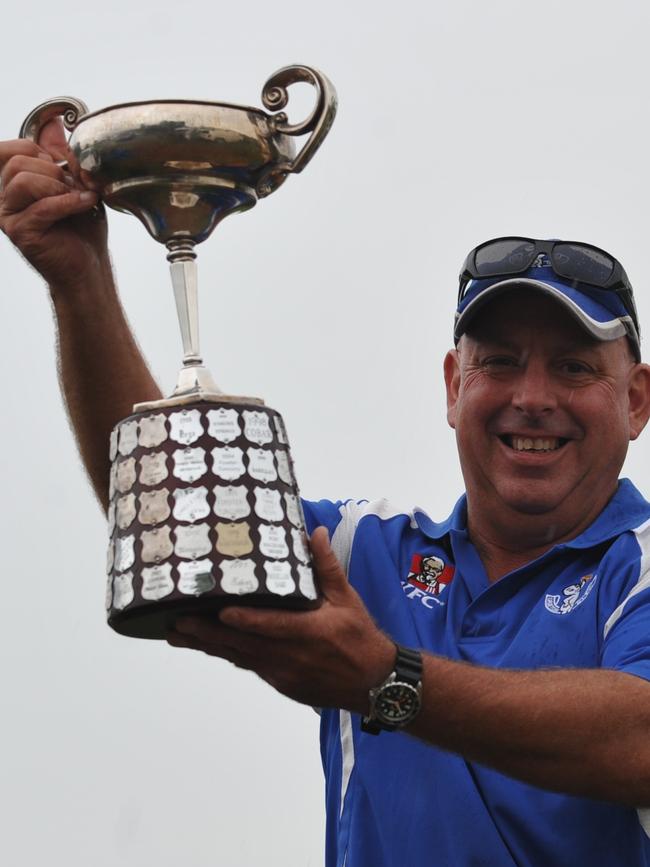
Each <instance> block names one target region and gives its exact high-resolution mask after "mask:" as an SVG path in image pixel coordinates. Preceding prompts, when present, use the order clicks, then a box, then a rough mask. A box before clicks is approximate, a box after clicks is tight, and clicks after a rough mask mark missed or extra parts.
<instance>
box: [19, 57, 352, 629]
mask: <svg viewBox="0 0 650 867" xmlns="http://www.w3.org/2000/svg"><path fill="white" fill-rule="evenodd" d="M296 82H307V83H309V84H311V85H312V86H313V87H314V89H315V92H316V105H315V107H314V109H313V111H312V113H311V115H310V116H309V117H308V118H307V119H306V120H305V121H304V122H302V123H299V124H290V123H289V122H288V119H287V116H286V114H285V113H284V112H283V111H282V109H283V108H284V107H285V106H286V105H287V102H288V92H287V88H288V87H289V86H290V85H291V84H294V83H296ZM262 102H263V103H264V106H265V108H266V109H267V110H268V111H267V112H266V111H262V110H261V109H255V108H248V107H241V106H236V105H230V104H227V103H211V102H190V101H185V100H162V101H157V102H139V103H125V104H123V105H116V106H112V107H110V108H106V109H103V110H101V111H96V112H89V110H88V108H87V107H86V105H85V104H84V103H83V102H81V101H80V100H78V99H72V98H67V97H62V98H57V99H52V100H49V101H48V102H45V103H43V104H42V105H40V106H38V107H37V108H35V109H34V110H33V111H32V112H31V113H30V114H29V116H28V117H27V118H26V120H25V122H24V123H23V126H22V129H21V133H20V135H21V137H24V138H30V139H32V140H34V141H37V140H38V137H39V133H40V131H41V129H42V128H43V127H44V126H45V124H46V123H47V122H48V121H50V120H51V119H52V118H54V117H57V116H61V117H62V118H63V122H64V124H65V127H66V128H67V129H68V130H69V131H70V132H71V136H70V140H69V143H68V152H69V154H68V166H69V170H70V171H71V172H72V173H73V174H74V175H75V176H76V177H77V179H78V180H80V181H81V182H82V183H83V184H84V186H86V187H89V188H90V189H93V190H95V191H96V192H97V193H99V195H100V196H101V198H102V200H103V201H104V202H105V204H106V205H108V206H109V207H111V208H114V209H116V210H118V211H124V212H126V213H129V214H134V215H135V216H136V217H138V219H139V220H140V221H141V222H142V223H143V224H144V225H145V227H146V228H147V230H148V232H149V234H150V235H151V236H152V237H153V238H155V240H156V241H159V242H160V243H162V244H164V245H165V246H166V248H167V259H168V261H169V263H170V270H171V278H172V286H173V289H174V297H175V299H176V308H177V311H178V318H179V323H180V329H181V337H182V342H183V353H184V354H183V364H182V367H181V370H180V373H179V375H178V381H177V383H176V387H175V389H174V391H173V393H172V394H171V396H170V397H169V398H167V399H164V400H157V401H152V402H144V403H137V404H136V405H135V406H134V407H133V414H132V415H130V416H129V417H128V418H126V419H124V420H123V421H121V422H119V423H118V424H117V425H116V427H115V428H114V430H113V432H112V434H111V439H110V459H111V475H110V505H109V511H108V520H109V533H110V541H109V548H108V562H107V572H108V582H107V593H106V607H107V612H108V622H109V624H110V625H111V626H112V627H113V629H115V630H116V631H117V632H120V633H122V634H124V635H130V636H134V637H138V638H164V636H165V634H166V633H167V631H168V629H169V628H170V627H171V625H172V624H173V622H174V620H175V619H176V618H177V617H178V616H179V615H180V614H185V613H190V612H191V613H202V614H208V613H210V612H212V611H215V610H217V609H219V608H220V607H222V606H223V605H224V604H225V603H226V602H231V603H232V602H233V601H235V602H237V603H238V604H242V603H247V604H252V605H260V606H276V607H284V608H293V609H301V608H310V607H314V606H316V605H317V604H318V592H317V589H316V586H315V583H314V576H313V572H312V567H311V559H310V554H309V547H308V544H307V539H306V535H305V528H304V518H303V514H302V509H301V505H300V497H299V490H298V485H297V483H296V479H295V476H294V469H293V462H292V460H291V455H290V452H289V443H288V439H287V434H286V429H285V426H284V422H283V420H282V417H281V415H280V414H279V413H278V412H277V411H276V410H273V409H271V408H270V407H267V406H265V404H264V401H263V400H261V399H259V398H253V397H236V396H231V395H227V394H224V393H223V392H222V391H221V390H220V389H219V388H218V387H217V386H216V384H215V382H214V380H213V379H212V376H211V375H210V373H209V371H208V370H207V368H206V367H205V365H204V363H203V359H202V357H201V352H200V348H199V322H198V303H197V302H198V298H197V270H196V250H195V248H196V245H197V244H200V243H201V242H202V241H205V239H206V238H208V237H209V236H210V234H211V233H212V231H213V229H214V228H215V227H216V226H217V224H218V223H219V222H220V221H221V220H222V219H223V218H224V217H226V216H228V215H229V214H234V213H236V212H238V211H245V210H247V209H249V208H252V207H253V206H254V205H255V204H256V203H257V200H258V199H260V198H264V197H266V196H268V195H269V194H270V193H272V192H273V191H274V190H276V189H277V188H278V187H279V186H280V185H281V184H282V183H283V181H284V180H285V178H286V177H287V175H289V174H296V173H298V172H300V171H302V169H303V168H304V167H305V166H306V165H307V163H308V162H309V160H310V159H311V158H312V156H313V155H314V153H315V152H316V150H317V149H318V147H319V146H320V144H321V143H322V141H323V139H324V138H325V136H326V135H327V132H328V131H329V129H330V127H331V125H332V122H333V120H334V116H335V113H336V93H335V91H334V88H333V86H332V84H331V83H330V82H329V80H328V79H327V78H326V77H325V76H324V75H323V74H322V73H320V72H318V71H317V70H315V69H312V68H310V67H307V66H289V67H285V68H284V69H281V70H279V71H278V72H276V73H275V74H274V75H273V76H271V78H270V79H269V80H268V81H267V83H266V85H265V86H264V89H263V91H262ZM305 134H310V136H309V138H308V140H307V141H306V143H305V144H304V145H303V147H302V149H301V150H300V151H299V152H296V147H295V144H294V138H295V137H296V136H302V135H305Z"/></svg>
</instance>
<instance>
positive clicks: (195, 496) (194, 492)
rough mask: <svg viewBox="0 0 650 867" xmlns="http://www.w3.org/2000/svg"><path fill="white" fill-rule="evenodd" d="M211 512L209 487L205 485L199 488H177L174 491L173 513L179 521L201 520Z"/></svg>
mask: <svg viewBox="0 0 650 867" xmlns="http://www.w3.org/2000/svg"><path fill="white" fill-rule="evenodd" d="M209 514H210V506H209V505H208V489H207V488H206V487H205V486H204V485H201V486H200V487H198V488H177V489H176V490H175V491H174V512H173V515H174V518H176V520H177V521H200V520H201V518H206V517H207V516H208V515H209Z"/></svg>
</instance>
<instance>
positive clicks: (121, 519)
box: [115, 493, 135, 530]
mask: <svg viewBox="0 0 650 867" xmlns="http://www.w3.org/2000/svg"><path fill="white" fill-rule="evenodd" d="M115 521H116V523H117V526H118V527H119V528H120V530H126V528H127V527H129V526H130V525H131V524H132V523H133V522H134V521H135V494H133V493H131V494H125V495H124V496H123V497H118V498H117V501H116V503H115Z"/></svg>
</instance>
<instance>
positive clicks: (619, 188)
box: [0, 0, 650, 867]
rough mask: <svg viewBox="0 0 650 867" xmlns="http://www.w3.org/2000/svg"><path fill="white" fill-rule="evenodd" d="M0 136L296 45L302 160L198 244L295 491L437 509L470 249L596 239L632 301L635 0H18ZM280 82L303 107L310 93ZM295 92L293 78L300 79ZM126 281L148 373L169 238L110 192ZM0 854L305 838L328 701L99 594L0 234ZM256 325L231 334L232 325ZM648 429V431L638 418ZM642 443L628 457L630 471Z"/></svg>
mask: <svg viewBox="0 0 650 867" xmlns="http://www.w3.org/2000/svg"><path fill="white" fill-rule="evenodd" d="M13 9H14V11H13V12H12V13H11V15H10V16H9V15H7V14H5V18H4V19H3V21H2V54H1V55H0V70H1V75H0V95H1V96H2V100H1V103H0V105H1V106H2V119H1V121H0V137H1V138H13V137H14V136H15V135H16V133H17V130H18V128H19V126H20V123H21V121H22V120H23V118H24V116H25V115H26V114H27V113H28V112H29V111H30V110H31V109H32V108H33V107H34V106H35V105H36V104H38V103H39V102H41V101H43V100H44V99H47V98H50V97H53V96H57V95H61V94H69V95H72V96H78V97H80V98H82V99H84V100H85V101H86V102H87V103H88V105H89V106H90V107H91V109H95V108H101V107H104V106H106V105H109V104H111V103H116V102H123V101H130V100H137V99H140V98H143V99H151V98H156V97H161V98H166V97H184V98H192V97H195V98H200V99H208V100H219V99H221V100H226V101H230V102H241V103H245V104H253V105H258V106H261V103H260V99H259V94H260V90H261V86H262V84H263V82H264V81H265V79H266V78H267V77H268V75H270V74H271V73H272V72H273V71H274V70H275V69H277V68H279V67H281V66H284V65H286V64H288V63H294V62H299V63H307V64H311V65H314V66H317V67H319V68H321V69H322V70H323V71H325V72H326V74H327V75H329V77H330V78H331V79H332V81H333V82H334V83H335V85H336V87H337V89H338V92H339V97H340V110H339V114H338V117H337V120H336V122H335V124H334V127H333V129H332V131H331V134H330V136H329V138H328V140H327V141H326V142H325V144H324V146H323V148H322V150H321V151H320V152H319V153H318V155H317V156H316V157H315V159H314V161H313V163H311V164H310V166H309V167H308V169H307V170H306V171H305V172H304V174H302V175H300V176H299V177H294V178H289V180H288V181H287V183H286V184H285V185H284V187H283V188H282V189H281V190H279V191H278V192H277V193H275V194H274V195H273V196H272V197H270V198H269V199H267V200H265V201H263V202H261V203H260V204H259V205H258V207H257V208H255V210H253V211H250V212H248V213H247V214H245V215H244V216H237V217H235V218H233V219H231V220H228V221H226V222H225V223H224V224H222V225H221V226H220V227H219V228H218V229H217V231H216V232H215V234H214V235H213V236H212V238H211V239H210V241H209V242H208V243H206V244H204V245H203V247H202V248H200V250H199V276H200V292H201V308H202V313H201V323H202V343H203V348H204V354H205V357H206V361H207V363H208V365H209V366H210V368H211V369H212V371H213V373H214V374H215V377H216V379H217V381H218V382H219V383H220V384H221V386H222V387H223V388H225V389H226V390H228V391H231V392H233V393H245V394H258V395H261V396H263V397H264V398H265V399H266V401H267V403H269V404H270V405H271V406H273V407H275V408H277V409H279V410H280V411H281V412H282V413H283V414H284V417H285V420H286V423H287V427H288V429H289V433H290V435H291V438H292V446H293V453H294V458H295V461H296V464H297V469H298V474H299V479H300V482H301V487H302V490H303V493H304V494H305V495H306V496H308V497H311V498H319V497H331V498H339V497H348V496H366V497H377V496H387V497H389V498H390V499H391V500H395V501H397V503H398V504H400V503H401V504H404V505H409V506H411V505H414V504H416V503H417V504H419V505H421V506H424V507H425V508H427V509H428V510H429V511H430V513H431V514H432V515H433V516H434V517H436V518H441V517H443V516H444V515H445V514H446V513H447V512H448V511H449V509H450V507H451V506H452V504H453V503H454V501H455V500H456V498H457V496H458V495H459V494H460V492H461V490H462V481H461V477H460V473H459V470H458V467H457V460H456V456H455V447H454V440H453V436H452V433H451V432H450V431H449V429H448V428H447V427H446V423H445V417H444V401H443V390H442V380H441V362H442V358H443V356H444V353H445V351H446V349H447V348H448V347H449V345H450V335H451V323H452V315H453V310H454V296H455V291H456V278H457V274H458V271H459V268H460V265H461V263H462V261H463V259H464V257H465V254H466V253H467V251H468V250H469V249H470V248H471V247H472V246H474V245H475V244H476V243H478V242H480V241H481V240H484V239H487V238H490V237H493V236H496V235H500V234H505V233H516V234H527V235H531V236H535V237H565V238H577V239H583V240H587V241H591V242H593V243H595V244H599V245H601V246H604V247H605V248H606V249H609V250H611V252H613V253H614V254H615V255H617V256H618V257H619V258H620V259H621V260H622V261H623V263H624V264H625V266H626V268H627V271H628V273H629V275H630V277H631V280H632V283H633V285H634V286H635V287H636V290H637V297H638V306H639V310H640V316H641V321H642V322H644V323H646V326H648V325H650V302H649V301H648V285H647V282H648V248H649V244H648V238H649V237H650V215H649V209H648V206H647V205H648V201H649V200H650V168H649V167H648V155H649V154H650V133H649V128H648V112H649V110H650V101H649V99H648V82H649V81H650V76H649V72H650V69H649V66H650V63H649V61H648V32H649V27H650V13H649V12H648V5H647V3H645V2H641V0H639V2H632V0H619V2H617V3H603V2H599V0H591V2H586V0H575V2H569V0H562V2H558V0H546V2H545V3H543V4H541V3H538V2H535V3H533V2H522V0H490V2H489V3H484V2H478V0H477V2H468V0H455V2H427V3H424V2H421V3H413V2H408V0H403V2H402V3H394V2H391V3H387V2H378V0H375V2H367V0H364V2H357V3H354V2H353V0H347V2H340V0H330V2H328V3H321V4H314V3H310V2H307V0H304V2H301V3H298V2H276V3H268V2H267V3H262V2H260V0H249V2H246V3H241V4H240V5H238V6H237V5H235V4H234V3H228V4H226V3H219V2H218V0H212V2H206V0H195V2H193V3H185V4H178V3H171V2H169V0H158V2H151V0H145V2H125V0H113V2H112V3H106V4H102V5H101V6H98V7H97V8H94V7H93V6H92V5H91V4H88V3H73V2H69V0H60V2H58V3H47V4H45V3H43V2H42V0H37V2H36V4H34V3H32V4H17V5H16V6H15V7H13ZM305 90H306V88H300V87H297V88H294V89H293V91H294V92H295V94H294V95H293V96H292V99H294V105H295V107H294V109H293V111H292V112H291V116H292V119H294V120H298V119H300V116H301V114H302V116H304V115H305V114H306V112H307V110H308V107H309V105H310V102H309V96H308V94H306V93H305V92H304V91H305ZM290 109H291V105H290ZM110 226H111V235H112V245H111V246H112V252H113V258H114V263H115V269H116V272H117V276H118V281H119V286H120V290H121V294H122V297H123V300H124V304H125V306H126V308H127V311H128V313H129V316H130V318H131V321H132V324H133V326H134V328H135V330H136V332H137V334H138V337H139V339H140V341H141V345H142V347H143V349H144V351H145V353H146V355H147V356H148V357H149V359H150V360H151V363H152V365H153V368H154V370H155V372H156V374H157V376H158V377H159V380H160V381H161V383H162V385H163V388H164V390H165V391H169V390H170V389H171V387H172V384H173V380H174V378H175V373H176V370H177V367H178V362H179V359H180V340H179V336H178V327H177V324H176V321H175V312H174V307H173V298H172V292H171V287H170V283H169V279H168V275H167V266H166V262H165V257H164V250H163V248H162V247H159V246H158V245H156V244H155V243H154V242H153V241H152V240H151V239H150V238H149V236H148V235H147V234H146V232H145V230H144V229H143V227H142V226H140V225H139V223H138V222H137V221H136V220H135V219H133V218H130V217H128V216H124V215H121V214H115V213H113V214H111V215H110ZM0 275H1V282H2V292H0V307H1V319H0V355H1V357H2V362H3V371H4V375H3V377H2V385H3V390H2V394H1V400H2V407H3V413H2V418H3V421H2V425H1V426H0V459H1V465H2V474H3V475H2V478H3V485H2V506H1V509H2V511H1V523H0V530H1V537H0V544H1V545H2V554H3V557H2V576H1V580H2V585H1V587H2V590H1V593H2V595H1V597H0V598H1V600H2V602H1V604H2V628H1V629H0V642H1V650H0V652H1V654H2V657H1V658H2V668H1V671H2V692H1V698H0V701H1V702H2V712H1V714H0V727H1V731H0V800H1V803H0V828H1V833H0V861H2V863H4V864H12V865H15V867H22V865H28V867H31V865H36V864H48V865H51V867H58V865H65V867H81V865H84V867H85V865H88V864H92V865H96V867H109V865H111V867H112V865H116V864H120V865H122V867H148V865H153V864H155V865H156V867H171V865H177V864H183V865H184V867H198V865H201V867H203V865H228V867H249V865H254V864H261V863H263V864H264V865H266V867H275V865H278V867H279V865H283V867H284V865H318V864H320V863H322V851H323V785H322V780H321V771H320V766H319V756H318V719H317V717H316V715H315V714H314V713H313V711H311V710H309V709H306V708H302V707H299V706H297V705H294V704H291V703H289V702H288V701H286V700H285V699H282V698H281V697H279V696H277V695H275V694H274V693H273V692H272V691H271V689H270V688H268V687H266V686H265V685H264V684H262V683H261V682H259V681H258V680H256V678H255V677H253V676H250V675H247V674H245V673H242V672H240V671H236V670H234V669H231V668H230V667H229V666H227V665H226V664H225V663H221V662H220V661H217V660H214V659H209V658H207V657H204V656H201V655H198V654H193V653H190V652H188V651H178V650H173V649H171V648H169V647H167V645H165V644H164V643H162V642H160V643H159V642H151V643H148V642H139V641H135V640H129V639H125V638H122V637H119V636H117V635H114V634H113V633H112V632H111V631H110V629H108V628H107V626H106V625H105V622H104V609H103V604H104V603H103V600H104V584H103V582H104V578H103V576H104V559H105V553H104V552H105V522H104V519H103V517H102V514H101V512H100V510H99V508H98V507H97V505H96V503H95V501H94V499H93V495H92V493H91V491H90V488H89V485H88V483H87V481H86V479H85V477H84V474H83V471H82V469H81V466H80V463H79V460H78V458H77V455H76V451H75V445H74V442H73V439H72V437H71V434H70V431H69V429H68V426H67V421H66V416H65V413H64V410H63V408H62V404H61V400H60V397H59V390H58V385H57V374H56V361H55V358H56V355H55V346H54V328H53V323H52V318H51V313H50V308H49V304H48V300H47V296H46V291H45V289H44V287H43V285H42V283H41V281H40V279H39V277H38V276H37V275H36V274H34V272H32V271H30V270H29V269H28V268H27V267H26V266H25V264H24V263H23V262H22V261H21V260H20V258H19V257H18V256H17V254H16V253H15V252H14V251H13V250H12V249H11V246H10V244H9V242H8V241H7V240H6V239H4V238H1V239H0ZM244 334H246V338H245V339H243V335H244ZM646 438H647V437H646ZM645 454H646V446H645V445H637V446H636V447H634V448H633V449H632V453H631V456H630V458H629V460H628V465H627V467H626V472H627V474H629V475H631V476H632V477H633V478H634V480H635V481H636V482H637V484H638V485H639V486H640V487H641V489H642V490H644V491H645V492H646V493H647V492H648V488H649V486H648V485H647V483H646V465H647V459H646V457H645Z"/></svg>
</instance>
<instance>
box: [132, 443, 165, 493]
mask: <svg viewBox="0 0 650 867" xmlns="http://www.w3.org/2000/svg"><path fill="white" fill-rule="evenodd" d="M168 475H169V470H168V469H167V454H166V453H165V452H153V453H152V454H148V455H142V457H141V458H140V476H139V478H140V484H142V485H146V486H147V487H148V488H151V487H154V485H159V484H160V483H161V482H164V481H165V479H166V478H167V476H168Z"/></svg>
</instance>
